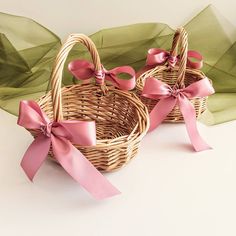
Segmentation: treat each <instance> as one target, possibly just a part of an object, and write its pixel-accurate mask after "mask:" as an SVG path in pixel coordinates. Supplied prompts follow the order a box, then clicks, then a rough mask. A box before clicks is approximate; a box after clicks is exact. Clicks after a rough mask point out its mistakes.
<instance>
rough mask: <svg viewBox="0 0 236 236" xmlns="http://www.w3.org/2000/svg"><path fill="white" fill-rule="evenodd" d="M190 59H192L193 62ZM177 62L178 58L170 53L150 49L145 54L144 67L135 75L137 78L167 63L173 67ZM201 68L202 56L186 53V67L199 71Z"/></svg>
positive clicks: (190, 52) (191, 52) (158, 49)
mask: <svg viewBox="0 0 236 236" xmlns="http://www.w3.org/2000/svg"><path fill="white" fill-rule="evenodd" d="M192 59H194V61H193V60H192ZM178 62H179V56H172V55H171V53H170V52H168V51H166V50H164V49H161V48H150V49H149V50H148V54H147V60H146V65H145V66H144V68H142V69H141V70H140V71H139V72H138V73H137V74H136V77H139V76H140V75H141V74H143V73H144V72H145V71H147V70H150V69H152V68H155V67H156V66H159V65H164V64H165V63H168V64H169V65H170V66H171V67H174V66H175V65H176V63H178ZM202 66H203V57H202V55H201V54H200V53H198V52H196V51H188V53H187V67H189V68H192V69H201V68H202Z"/></svg>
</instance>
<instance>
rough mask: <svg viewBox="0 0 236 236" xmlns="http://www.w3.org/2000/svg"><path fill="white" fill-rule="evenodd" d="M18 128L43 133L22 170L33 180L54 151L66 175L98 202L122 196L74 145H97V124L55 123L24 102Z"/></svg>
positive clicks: (34, 143) (37, 138)
mask: <svg viewBox="0 0 236 236" xmlns="http://www.w3.org/2000/svg"><path fill="white" fill-rule="evenodd" d="M18 125H20V126H23V127H24V128H26V129H31V130H40V131H41V132H40V133H39V134H38V136H37V137H35V139H34V141H33V142H32V143H31V145H30V146H29V148H28V149H27V151H26V153H25V154H24V157H23V159H22V161H21V166H22V168H23V170H24V171H25V173H26V175H27V176H28V177H29V179H30V180H33V178H34V176H35V174H36V173H37V171H38V169H39V168H40V166H41V165H42V163H43V162H44V160H45V159H46V158H47V155H48V152H49V150H50V148H51V147H52V152H53V154H54V157H55V158H56V159H57V161H58V162H59V163H60V165H61V166H62V167H63V168H64V169H65V171H66V172H67V173H68V174H69V175H70V176H71V177H72V178H74V179H75V180H76V181H77V182H79V183H80V184H81V186H82V187H84V188H85V189H86V190H87V191H88V192H89V193H90V194H91V195H93V196H94V197H95V198H96V199H103V198H107V197H111V196H114V195H116V194H118V193H120V192H119V191H118V190H117V189H116V188H115V187H114V186H112V184H111V183H110V182H109V181H108V180H107V179H106V178H105V177H104V176H103V175H102V174H101V173H100V172H99V171H98V170H97V169H96V168H95V167H94V166H93V165H92V164H91V163H90V162H89V161H88V159H87V158H86V157H85V156H84V155H83V154H82V153H81V152H80V151H79V150H78V149H77V148H75V147H74V146H73V145H72V143H75V144H79V145H83V146H93V145H96V128H95V122H94V121H77V120H71V121H69V120H67V121H60V122H54V121H53V122H51V121H50V120H49V118H48V117H47V116H46V114H45V113H44V112H43V111H42V110H41V109H40V107H39V105H38V104H37V103H36V102H34V101H21V102H20V112H19V118H18Z"/></svg>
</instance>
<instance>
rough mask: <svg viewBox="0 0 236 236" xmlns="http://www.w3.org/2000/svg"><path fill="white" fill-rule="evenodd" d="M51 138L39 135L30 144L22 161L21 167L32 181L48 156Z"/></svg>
mask: <svg viewBox="0 0 236 236" xmlns="http://www.w3.org/2000/svg"><path fill="white" fill-rule="evenodd" d="M50 144H51V139H50V138H49V137H45V136H44V135H39V136H38V137H36V138H35V140H34V141H33V142H32V143H31V144H30V146H29V147H28V149H27V151H26V152H25V154H24V156H23V159H22V161H21V167H22V168H23V170H24V172H25V173H26V175H27V176H28V178H29V179H30V180H31V181H32V180H33V178H34V176H35V174H36V173H37V171H38V169H39V168H40V166H41V165H42V164H43V162H44V160H45V159H46V158H47V155H48V152H49V149H50Z"/></svg>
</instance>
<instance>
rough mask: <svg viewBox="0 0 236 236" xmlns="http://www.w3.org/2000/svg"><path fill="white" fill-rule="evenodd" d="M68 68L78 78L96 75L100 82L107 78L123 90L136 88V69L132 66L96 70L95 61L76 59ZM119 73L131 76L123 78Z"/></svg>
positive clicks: (84, 78) (88, 77)
mask: <svg viewBox="0 0 236 236" xmlns="http://www.w3.org/2000/svg"><path fill="white" fill-rule="evenodd" d="M68 69H69V71H70V72H71V73H72V74H73V75H74V76H75V77H76V78H77V79H81V80H87V79H90V78H92V77H95V78H96V81H97V83H99V84H103V83H104V81H105V80H107V81H110V82H111V83H112V84H113V85H114V86H116V87H117V88H119V89H122V90H131V89H133V88H135V84H136V81H135V71H134V69H133V68H132V67H130V66H121V67H116V68H114V69H112V70H106V69H105V68H103V69H102V70H100V71H95V68H94V64H93V63H91V62H89V61H86V60H74V61H71V62H70V63H69V65H68ZM119 74H128V75H130V76H131V78H130V79H121V78H119V77H118V75H119Z"/></svg>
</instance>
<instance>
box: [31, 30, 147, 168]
mask: <svg viewBox="0 0 236 236" xmlns="http://www.w3.org/2000/svg"><path fill="white" fill-rule="evenodd" d="M76 43H82V44H83V45H85V46H86V47H87V48H88V50H89V51H90V53H91V56H92V60H93V63H94V65H95V69H96V70H97V71H99V70H100V69H101V68H102V65H101V62H100V58H99V55H98V52H97V50H96V47H95V45H94V43H93V42H92V41H91V40H90V39H89V38H88V37H87V36H85V35H82V34H72V35H70V36H69V38H68V39H67V41H66V42H65V44H64V45H63V46H62V48H61V50H60V51H59V54H58V55H57V57H56V61H55V65H54V68H53V72H52V78H51V86H52V90H51V91H49V92H48V93H47V94H46V95H45V96H43V97H42V98H40V99H39V100H38V104H39V105H40V107H41V108H42V110H43V111H44V112H45V113H46V114H47V116H48V117H49V118H50V119H54V120H55V121H59V120H85V121H86V120H94V121H96V133H97V145H96V146H92V147H91V146H90V147H85V146H79V145H76V144H74V145H75V147H76V148H78V149H79V150H80V151H81V152H82V153H83V154H84V155H85V156H86V157H87V158H88V160H89V161H90V162H91V163H92V164H93V165H94V166H95V167H96V168H97V169H98V170H100V171H111V170H114V169H117V168H120V167H122V166H123V165H124V164H126V163H127V162H128V161H129V160H130V159H132V158H133V157H134V156H135V155H136V153H137V151H138V148H139V143H140V141H141V139H142V138H143V137H144V135H145V134H146V132H147V130H148V127H149V121H148V111H147V108H146V107H145V106H144V105H143V104H142V102H141V101H140V100H139V99H138V98H137V96H136V95H134V94H132V93H128V92H125V91H121V90H119V89H116V88H115V87H113V86H112V85H105V84H103V85H99V84H95V83H94V84H91V83H90V84H82V85H81V84H77V85H71V86H66V87H63V88H61V81H62V72H63V68H64V64H65V61H66V58H67V56H68V54H69V52H70V50H71V49H72V47H73V46H74V45H75V44H76ZM34 135H35V134H34ZM50 155H51V157H52V158H53V154H52V151H50Z"/></svg>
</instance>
